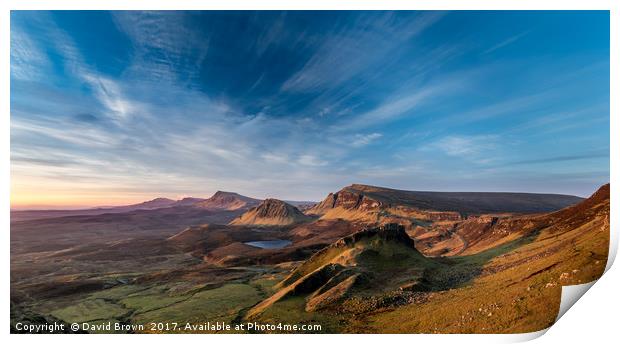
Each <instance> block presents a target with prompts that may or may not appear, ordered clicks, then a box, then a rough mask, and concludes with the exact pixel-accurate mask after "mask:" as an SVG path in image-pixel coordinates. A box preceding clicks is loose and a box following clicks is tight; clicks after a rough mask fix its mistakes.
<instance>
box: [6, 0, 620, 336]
mask: <svg viewBox="0 0 620 344" xmlns="http://www.w3.org/2000/svg"><path fill="white" fill-rule="evenodd" d="M619 7H620V2H619V1H611V0H588V1H579V0H565V1H561V0H536V1H534V0H502V1H491V0H469V1H466V0H427V1H397V0H383V1H378V0H376V1H371V0H354V1H353V0H341V1H334V0H314V1H309V0H288V1H283V0H262V1H251V0H229V1H226V2H206V1H200V2H199V1H191V0H175V1H165V0H131V1H128V0H108V1H88V2H86V1H71V0H55V1H53V2H52V1H49V0H48V1H44V0H38V1H35V0H22V1H17V0H15V1H14V0H5V1H1V2H0V8H1V9H2V11H1V12H0V25H1V27H2V30H1V31H0V32H1V35H2V36H1V39H0V44H1V46H2V51H3V54H2V55H0V60H1V61H2V62H1V64H0V65H1V66H2V67H1V69H0V74H1V75H2V85H3V86H4V87H3V88H2V92H1V95H0V100H1V102H0V104H2V109H3V111H2V112H3V116H2V119H1V122H0V123H1V125H0V154H1V158H0V161H1V162H2V165H1V168H0V178H1V181H2V182H1V183H0V191H1V194H2V197H1V198H0V209H2V210H1V211H0V214H1V215H0V219H1V220H0V221H1V222H0V223H2V232H1V235H2V238H3V241H2V243H3V245H2V248H3V251H4V255H3V256H4V259H5V262H4V264H3V276H9V274H10V261H9V254H10V250H9V248H10V245H9V243H10V240H9V204H10V202H9V199H10V198H9V195H10V182H9V178H10V169H9V158H10V157H9V154H10V134H9V114H10V104H9V90H10V87H9V86H10V85H9V75H10V65H9V53H8V52H9V47H10V24H9V20H10V15H9V10H11V9H20V10H36V9H126V10H129V9H162V10H164V9H165V10H174V9H214V10H221V9H261V10H269V9H271V10H275V9H294V10H304V9H336V10H337V9H369V10H370V9H374V10H381V9H418V10H433V9H435V10H441V9H446V10H447V9H451V10H474V9H486V10H514V9H521V10H527V9H536V10H547V9H563V10H577V9H581V10H587V9H590V10H593V9H598V10H611V53H610V63H611V66H610V68H611V69H610V70H611V85H610V86H611V95H610V100H611V107H610V111H611V114H612V115H611V127H610V131H611V143H610V147H611V151H610V153H611V161H610V168H611V176H610V177H611V180H612V185H611V194H612V199H617V196H618V192H619V191H618V190H619V189H618V187H617V185H616V184H615V183H616V182H617V181H618V173H619V172H618V171H620V169H619V168H618V157H619V156H620V155H619V153H620V152H619V151H618V149H619V148H620V139H619V137H618V136H617V135H614V134H615V133H616V132H618V129H619V127H618V118H617V113H618V105H617V101H616V100H617V99H620V97H619V95H620V94H619V93H618V80H619V78H618V68H617V61H620V54H619V53H618V41H617V40H618V35H617V33H618V19H619V18H618V9H619ZM611 209H612V212H611V235H612V238H611V239H612V246H611V250H610V258H609V262H608V265H607V269H609V271H608V272H607V273H606V274H605V275H604V276H603V277H602V278H601V280H600V281H599V282H597V283H595V284H594V286H593V287H592V289H591V290H592V291H590V292H588V293H586V295H584V296H583V299H584V300H585V301H581V302H577V304H576V305H575V307H574V308H575V310H574V311H571V312H568V313H566V315H565V316H563V317H562V319H560V320H559V321H558V322H557V323H556V324H555V325H554V326H552V327H551V328H550V329H548V331H540V332H538V333H532V334H524V335H389V338H390V339H391V340H403V341H410V340H421V341H425V342H427V341H430V342H434V343H454V342H455V341H459V342H463V343H495V342H514V341H523V340H529V339H533V338H536V337H538V336H540V335H541V334H543V333H545V332H548V333H549V334H548V335H546V336H543V337H541V338H540V339H538V341H539V342H549V343H554V342H559V341H567V342H579V341H588V342H592V341H604V340H605V341H609V339H610V338H612V337H616V331H615V329H616V328H617V320H616V319H617V315H618V310H619V309H620V301H619V299H620V298H619V297H618V295H617V286H618V285H620V283H619V282H620V277H619V276H620V273H619V272H618V268H617V267H612V268H611V269H610V267H611V263H612V262H613V259H614V258H615V254H616V252H617V247H618V233H617V228H618V224H619V218H618V213H619V211H618V206H617V203H615V202H612V204H611ZM4 280H5V282H4V283H3V284H2V287H1V288H2V294H3V295H5V296H4V297H2V298H0V305H1V306H0V307H2V309H3V310H4V315H3V319H4V320H5V322H4V324H5V326H4V331H6V332H4V333H3V335H4V336H8V329H9V325H8V323H9V319H10V315H9V311H8V310H9V307H10V305H9V297H8V295H9V285H10V282H9V279H8V278H5V279H4ZM177 336H179V335H165V336H157V335H155V336H153V335H149V336H148V337H145V335H129V336H121V335H114V337H109V335H89V337H88V340H89V341H90V342H93V343H108V342H109V341H110V340H113V341H115V342H117V341H119V340H121V341H123V342H124V341H127V342H129V341H131V342H135V341H136V340H138V341H140V340H148V341H150V342H154V343H166V344H169V342H170V341H171V340H180V341H183V342H205V341H216V342H218V341H221V342H224V341H252V342H255V341H258V342H267V341H268V342H270V343H273V342H282V343H287V344H288V343H290V341H295V342H302V343H304V342H307V343H313V344H314V343H315V342H316V341H317V339H318V340H327V341H338V342H341V341H343V340H355V341H361V342H376V341H380V340H385V338H386V337H385V336H381V337H379V336H380V335H357V336H355V337H354V338H352V337H345V336H343V335H322V336H321V337H316V336H303V335H277V336H262V335H218V336H206V337H205V336H204V335H180V336H181V337H177ZM291 336H294V337H291ZM4 339H5V340H6V342H20V343H21V342H23V343H35V341H36V342H38V341H40V340H41V339H43V340H45V341H49V340H51V341H53V342H56V341H58V342H63V343H72V342H75V343H78V342H80V343H81V342H82V341H83V340H84V337H82V336H54V335H44V337H40V336H37V337H35V336H32V335H13V336H10V338H4Z"/></svg>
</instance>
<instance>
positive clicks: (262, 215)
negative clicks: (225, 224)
mask: <svg viewBox="0 0 620 344" xmlns="http://www.w3.org/2000/svg"><path fill="white" fill-rule="evenodd" d="M311 219H312V218H311V217H309V216H306V215H304V213H302V212H301V211H300V210H299V209H297V208H296V207H294V206H292V205H290V204H288V203H286V202H283V201H280V200H278V199H273V198H268V199H266V200H264V201H262V202H261V203H260V204H259V205H258V206H256V207H254V208H252V209H250V210H248V211H247V212H245V213H244V214H243V215H241V216H240V217H238V218H236V219H234V220H233V221H232V222H231V223H230V224H231V225H264V226H288V225H292V224H295V223H301V222H306V221H309V220H311Z"/></svg>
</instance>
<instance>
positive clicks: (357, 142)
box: [351, 133, 383, 147]
mask: <svg viewBox="0 0 620 344" xmlns="http://www.w3.org/2000/svg"><path fill="white" fill-rule="evenodd" d="M382 136H383V135H382V134H380V133H370V134H366V135H364V134H355V135H354V136H353V140H352V141H351V145H352V146H353V147H363V146H366V145H369V144H370V143H372V142H373V141H376V140H378V139H380V138H381V137H382Z"/></svg>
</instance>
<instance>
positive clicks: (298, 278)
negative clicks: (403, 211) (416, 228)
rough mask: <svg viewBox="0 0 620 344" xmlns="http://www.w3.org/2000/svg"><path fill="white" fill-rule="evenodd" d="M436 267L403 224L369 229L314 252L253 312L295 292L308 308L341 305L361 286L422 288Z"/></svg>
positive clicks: (376, 289) (371, 290)
mask: <svg viewBox="0 0 620 344" xmlns="http://www.w3.org/2000/svg"><path fill="white" fill-rule="evenodd" d="M436 265H437V263H435V262H433V261H431V260H430V259H428V258H426V257H424V256H423V255H422V254H421V253H420V252H418V251H417V250H416V249H415V246H414V242H413V240H412V239H411V238H410V237H409V236H408V235H407V233H406V231H405V228H404V227H403V226H401V225H398V224H395V223H391V224H386V225H383V226H378V227H369V228H366V229H363V230H361V231H359V232H356V233H354V234H351V235H348V236H346V237H343V238H341V239H339V240H337V241H336V242H334V243H333V244H331V245H329V246H327V247H325V248H324V249H322V250H320V251H318V252H317V253H315V254H314V255H312V257H310V258H309V259H307V260H306V261H305V262H304V263H303V264H301V265H300V266H298V267H297V268H296V269H295V270H293V271H292V272H291V273H290V274H289V275H288V276H287V277H286V278H285V279H284V280H283V281H282V282H280V283H279V284H278V286H277V288H279V290H278V291H277V292H276V293H275V294H274V295H272V296H271V297H269V298H268V299H266V300H264V301H263V302H261V303H260V304H258V305H256V306H255V307H253V308H252V309H251V310H250V312H248V315H249V316H250V317H252V316H255V315H257V314H259V313H261V312H263V311H264V310H266V309H267V308H269V307H271V306H273V305H274V304H276V303H278V302H279V301H281V300H284V299H286V298H288V297H290V296H306V295H307V297H306V306H305V308H306V310H307V311H315V310H320V309H325V308H330V307H333V306H336V305H338V304H339V303H341V302H343V301H344V300H346V299H348V298H349V297H350V296H354V295H356V293H357V292H358V291H360V290H364V293H367V294H372V293H375V292H376V293H382V292H384V291H386V290H395V291H398V290H401V291H402V290H403V288H404V287H403V283H404V284H405V287H408V288H411V289H416V290H420V288H421V286H423V285H425V283H426V282H425V280H424V273H425V271H426V269H429V268H433V267H435V266H436ZM399 274H400V276H398V275H399ZM402 276H406V277H405V278H403V277H402Z"/></svg>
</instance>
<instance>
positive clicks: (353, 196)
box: [306, 189, 381, 215]
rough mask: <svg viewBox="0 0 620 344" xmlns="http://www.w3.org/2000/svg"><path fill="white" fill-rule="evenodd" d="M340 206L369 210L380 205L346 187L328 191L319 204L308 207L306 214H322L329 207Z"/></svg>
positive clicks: (375, 208)
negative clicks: (331, 191)
mask: <svg viewBox="0 0 620 344" xmlns="http://www.w3.org/2000/svg"><path fill="white" fill-rule="evenodd" d="M337 207H341V208H344V209H347V210H360V211H370V210H378V209H379V208H380V207H381V202H379V201H377V200H375V199H373V198H370V197H367V196H365V195H364V194H362V193H356V192H351V191H348V190H346V189H343V190H340V191H338V192H336V193H335V194H334V193H330V194H329V195H327V197H326V198H325V199H324V200H323V201H321V202H320V203H319V204H317V205H315V206H314V207H312V208H310V209H308V211H306V213H307V214H312V215H324V214H325V213H327V212H328V211H329V210H330V209H334V208H337Z"/></svg>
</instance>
